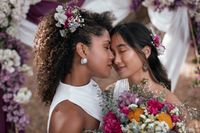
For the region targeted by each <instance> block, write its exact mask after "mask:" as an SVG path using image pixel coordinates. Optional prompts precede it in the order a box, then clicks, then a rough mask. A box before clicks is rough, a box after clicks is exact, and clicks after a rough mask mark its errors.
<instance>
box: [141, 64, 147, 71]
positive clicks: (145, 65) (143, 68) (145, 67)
mask: <svg viewBox="0 0 200 133" xmlns="http://www.w3.org/2000/svg"><path fill="white" fill-rule="evenodd" d="M147 69H148V66H147V63H146V62H145V63H144V64H143V66H142V70H143V71H144V72H146V71H147Z"/></svg>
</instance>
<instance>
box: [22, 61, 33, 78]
mask: <svg viewBox="0 0 200 133" xmlns="http://www.w3.org/2000/svg"><path fill="white" fill-rule="evenodd" d="M19 71H21V72H24V73H27V75H28V76H32V75H33V71H32V68H31V67H29V66H28V65H26V64H23V65H22V67H20V68H19Z"/></svg>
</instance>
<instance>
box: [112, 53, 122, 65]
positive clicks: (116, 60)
mask: <svg viewBox="0 0 200 133" xmlns="http://www.w3.org/2000/svg"><path fill="white" fill-rule="evenodd" d="M120 62H121V59H120V57H119V55H118V54H115V56H114V60H113V63H114V64H115V65H119V64H120Z"/></svg>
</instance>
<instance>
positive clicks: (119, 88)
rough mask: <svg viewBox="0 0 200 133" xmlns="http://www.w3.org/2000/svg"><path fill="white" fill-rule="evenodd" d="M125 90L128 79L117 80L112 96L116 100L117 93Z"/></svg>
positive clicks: (127, 88)
mask: <svg viewBox="0 0 200 133" xmlns="http://www.w3.org/2000/svg"><path fill="white" fill-rule="evenodd" d="M125 90H129V82H128V79H121V80H118V81H117V82H116V84H115V87H114V92H113V98H114V99H115V100H117V99H118V98H119V95H120V94H121V93H122V92H123V91H125Z"/></svg>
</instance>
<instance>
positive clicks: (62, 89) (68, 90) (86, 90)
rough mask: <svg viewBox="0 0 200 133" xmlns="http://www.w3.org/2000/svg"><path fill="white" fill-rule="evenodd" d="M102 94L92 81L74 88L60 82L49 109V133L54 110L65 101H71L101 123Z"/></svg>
mask: <svg viewBox="0 0 200 133" xmlns="http://www.w3.org/2000/svg"><path fill="white" fill-rule="evenodd" d="M100 94H101V89H100V88H99V86H98V85H97V83H96V82H95V81H94V80H90V82H89V83H88V84H87V85H84V86H72V85H68V84H64V83H62V82H60V84H59V86H58V87H57V90H56V93H55V95H54V98H53V101H52V103H51V106H50V109H49V118H48V125H47V133H48V132H49V124H50V120H51V115H52V112H53V110H54V108H55V107H56V106H57V105H58V104H59V103H60V102H62V101H64V100H69V101H70V102H72V103H74V104H76V105H78V106H80V107H81V108H82V109H83V110H84V111H85V112H87V113H88V114H89V115H91V116H92V117H94V118H95V119H97V120H99V121H101V119H102V108H101V106H100V103H101V102H102V97H101V96H100Z"/></svg>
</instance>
